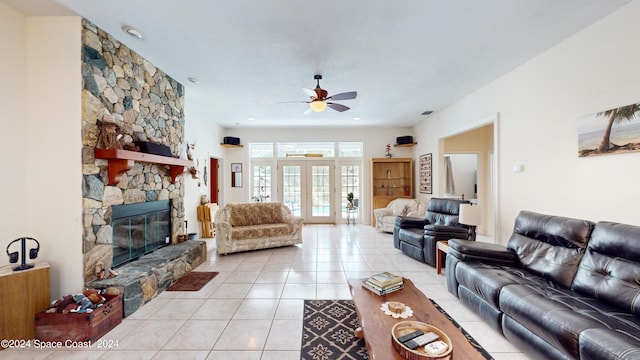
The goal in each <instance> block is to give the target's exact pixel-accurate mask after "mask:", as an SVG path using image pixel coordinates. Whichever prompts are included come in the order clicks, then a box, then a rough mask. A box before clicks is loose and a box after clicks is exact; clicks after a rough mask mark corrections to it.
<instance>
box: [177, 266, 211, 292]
mask: <svg viewBox="0 0 640 360" xmlns="http://www.w3.org/2000/svg"><path fill="white" fill-rule="evenodd" d="M216 275H218V273H217V272H210V271H191V272H190V273H188V274H187V275H185V276H183V277H181V278H180V279H178V281H176V282H175V283H173V285H171V286H169V287H168V288H167V291H198V290H200V289H202V288H203V287H204V286H205V285H207V283H208V282H209V281H210V280H211V279H213V278H214V277H216Z"/></svg>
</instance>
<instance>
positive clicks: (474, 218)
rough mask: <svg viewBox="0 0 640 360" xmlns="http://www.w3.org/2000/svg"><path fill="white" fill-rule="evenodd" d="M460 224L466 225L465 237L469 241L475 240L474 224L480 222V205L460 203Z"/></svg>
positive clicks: (476, 224)
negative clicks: (467, 227)
mask: <svg viewBox="0 0 640 360" xmlns="http://www.w3.org/2000/svg"><path fill="white" fill-rule="evenodd" d="M458 222H459V223H460V224H464V225H468V226H469V232H468V234H467V238H468V239H469V240H471V241H475V240H476V226H478V225H480V224H481V222H482V207H480V206H478V205H476V206H473V205H472V204H460V218H459V220H458Z"/></svg>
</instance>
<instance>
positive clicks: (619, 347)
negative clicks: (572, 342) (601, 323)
mask: <svg viewBox="0 0 640 360" xmlns="http://www.w3.org/2000/svg"><path fill="white" fill-rule="evenodd" d="M579 343H580V359H581V360H602V359H640V339H638V338H637V337H633V338H632V337H630V336H628V335H627V334H622V333H620V332H619V331H614V330H610V329H588V330H585V331H583V332H581V333H580V337H579Z"/></svg>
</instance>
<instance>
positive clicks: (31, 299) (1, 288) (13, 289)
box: [0, 254, 51, 350]
mask: <svg viewBox="0 0 640 360" xmlns="http://www.w3.org/2000/svg"><path fill="white" fill-rule="evenodd" d="M23 255H24V254H23ZM12 265H13V264H12ZM49 279H50V269H49V264H47V263H45V262H41V263H36V264H35V267H33V268H31V269H27V270H22V271H13V266H4V267H2V268H0V304H1V305H2V306H1V307H0V338H1V339H8V340H18V339H20V340H29V339H33V338H34V337H35V328H36V326H35V316H36V314H37V313H38V312H39V311H42V310H46V309H47V308H48V307H49V305H50V304H51V302H50V297H49V288H50V285H49ZM0 350H3V348H2V347H0Z"/></svg>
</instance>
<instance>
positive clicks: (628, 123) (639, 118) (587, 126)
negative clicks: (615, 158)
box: [578, 103, 640, 157]
mask: <svg viewBox="0 0 640 360" xmlns="http://www.w3.org/2000/svg"><path fill="white" fill-rule="evenodd" d="M614 125H615V126H614ZM636 151H640V103H635V104H630V105H626V106H621V107H619V108H615V109H610V110H605V111H601V112H598V113H595V114H590V115H585V116H583V117H581V118H579V119H578V156H579V157H585V156H595V155H607V154H623V153H629V152H636Z"/></svg>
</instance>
